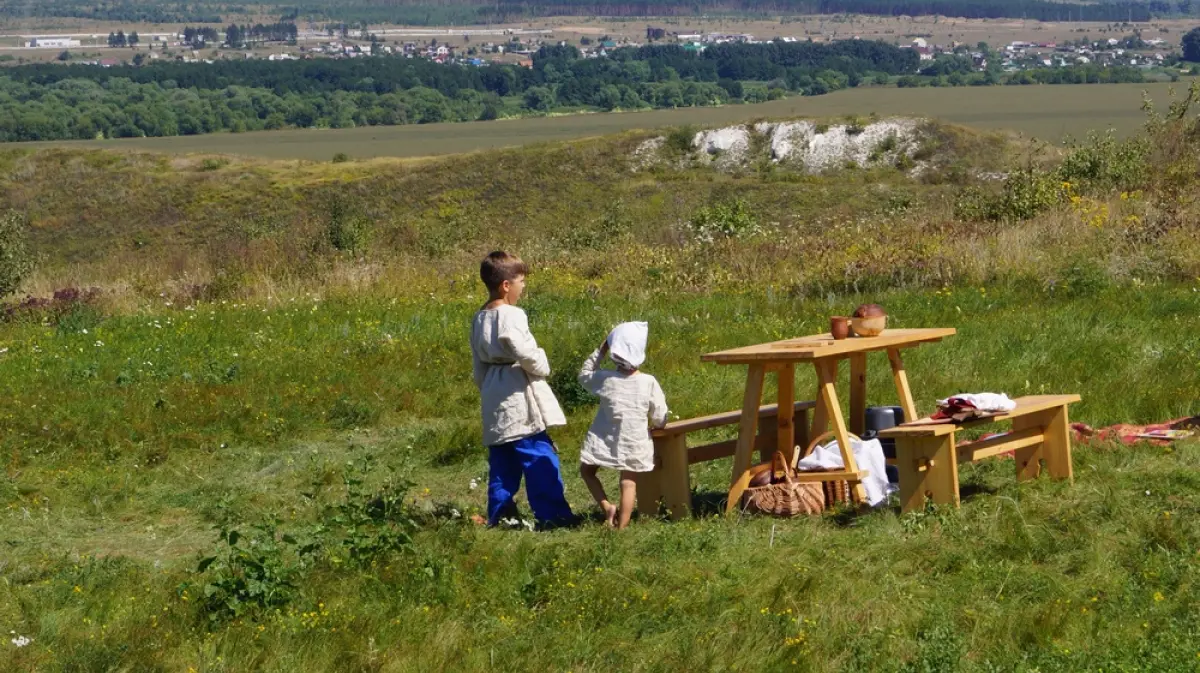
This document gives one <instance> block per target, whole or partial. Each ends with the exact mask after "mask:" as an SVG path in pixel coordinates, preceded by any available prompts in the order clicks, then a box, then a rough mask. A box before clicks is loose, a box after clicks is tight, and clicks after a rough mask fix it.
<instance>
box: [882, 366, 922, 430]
mask: <svg viewBox="0 0 1200 673" xmlns="http://www.w3.org/2000/svg"><path fill="white" fill-rule="evenodd" d="M887 354H888V362H889V363H891V365H892V382H893V383H895V384H896V395H897V397H899V398H900V408H901V409H903V410H904V420H905V421H915V420H917V405H916V404H915V403H913V396H912V389H911V388H909V387H908V372H907V371H906V370H905V369H904V360H903V359H901V357H900V350H899V349H898V348H889V349H888V352H887Z"/></svg>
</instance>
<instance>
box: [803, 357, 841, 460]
mask: <svg viewBox="0 0 1200 673" xmlns="http://www.w3.org/2000/svg"><path fill="white" fill-rule="evenodd" d="M814 364H815V365H816V368H817V394H816V397H815V398H814V401H815V402H816V403H817V406H816V408H815V409H813V418H812V427H810V428H809V430H808V436H809V439H810V440H811V439H812V438H813V437H819V436H820V435H822V434H824V433H825V431H826V430H828V429H829V410H828V409H826V408H825V400H824V398H822V397H821V364H820V363H819V362H816V363H814ZM839 364H841V363H840V362H839V361H838V360H831V361H830V362H829V366H831V367H833V379H834V380H835V381H836V380H837V375H838V365H839Z"/></svg>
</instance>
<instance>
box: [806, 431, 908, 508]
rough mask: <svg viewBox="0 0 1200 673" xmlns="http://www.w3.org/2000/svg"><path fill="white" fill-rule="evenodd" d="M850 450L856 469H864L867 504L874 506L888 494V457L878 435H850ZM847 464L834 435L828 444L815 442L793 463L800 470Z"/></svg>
mask: <svg viewBox="0 0 1200 673" xmlns="http://www.w3.org/2000/svg"><path fill="white" fill-rule="evenodd" d="M850 450H851V453H853V455H854V462H855V463H857V464H858V469H860V470H865V471H866V472H867V476H866V477H864V478H863V489H864V490H865V491H866V492H867V504H869V505H871V506H872V507H875V506H876V505H879V504H881V503H883V502H885V501H887V496H888V492H889V489H888V480H887V461H886V459H885V458H884V457H883V445H882V444H880V443H879V440H878V439H869V440H865V441H864V440H861V439H859V438H857V437H851V438H850ZM845 467H846V464H845V461H843V460H842V452H841V449H840V448H839V447H838V441H837V440H836V439H835V440H833V441H831V442H829V443H828V444H822V445H818V446H816V447H815V448H814V449H813V452H812V453H810V454H808V455H807V456H805V457H804V458H802V459H800V461H799V462H797V463H796V470H797V471H799V472H803V471H805V470H812V469H834V470H840V469H844V468H845Z"/></svg>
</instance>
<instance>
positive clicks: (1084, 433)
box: [1071, 416, 1200, 444]
mask: <svg viewBox="0 0 1200 673" xmlns="http://www.w3.org/2000/svg"><path fill="white" fill-rule="evenodd" d="M1195 429H1200V416H1192V417H1190V418H1176V419H1175V420H1173V421H1167V422H1165V423H1155V424H1153V425H1130V424H1128V423H1118V424H1117V425H1110V426H1108V427H1107V428H1100V429H1099V430H1094V429H1092V428H1091V427H1090V426H1088V425H1085V424H1083V423H1072V424H1071V430H1072V431H1074V434H1075V440H1076V441H1083V440H1088V439H1095V440H1099V441H1108V440H1116V441H1120V442H1121V443H1123V444H1136V443H1137V442H1152V443H1155V444H1170V443H1171V440H1169V439H1146V438H1144V437H1138V435H1142V434H1145V433H1147V432H1154V431H1156V430H1195Z"/></svg>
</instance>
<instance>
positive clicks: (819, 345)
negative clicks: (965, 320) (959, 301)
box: [700, 328, 955, 513]
mask: <svg viewBox="0 0 1200 673" xmlns="http://www.w3.org/2000/svg"><path fill="white" fill-rule="evenodd" d="M954 333H955V330H954V329H953V328H926V329H890V330H885V331H884V332H883V334H880V335H879V336H874V337H850V338H849V339H842V340H840V341H838V340H834V338H833V337H832V336H831V335H829V334H818V335H815V336H808V337H801V338H799V339H788V340H785V341H776V342H773V343H767V344H759V345H757V346H747V347H745V348H735V349H733V350H727V351H721V352H719V353H709V354H707V355H703V356H701V358H700V359H701V360H703V361H705V362H716V363H718V364H741V365H749V373H748V375H747V377H746V394H745V396H744V397H743V398H742V416H741V422H740V425H739V427H738V441H737V449H736V451H735V453H734V457H733V476H732V479H731V482H730V486H729V501H728V503H727V504H726V507H725V511H726V513H729V512H733V511H734V510H736V509H737V507H738V506H739V503H740V501H741V498H742V493H743V492H745V490H746V487H747V486H748V485H749V483H750V467H751V457H752V456H751V454H752V453H753V450H754V438H755V435H756V434H757V432H758V409H759V405H760V404H761V402H762V391H763V381H764V379H765V378H766V375H767V374H768V373H774V374H775V375H776V377H777V381H778V390H779V399H778V403H779V414H778V416H777V419H776V422H777V423H778V428H779V430H778V434H777V437H778V443H779V446H778V447H777V450H778V451H783V452H785V453H786V455H787V456H788V458H789V459H791V458H792V457H793V456H792V453H793V448H794V445H793V444H792V439H791V438H792V437H793V434H794V433H793V431H794V428H793V424H792V420H793V415H792V414H791V413H790V411H789V410H791V409H792V408H793V406H794V403H795V401H796V387H795V380H796V370H795V365H796V363H797V362H811V363H812V364H813V366H814V368H815V369H816V372H817V393H818V394H817V397H816V402H817V407H816V409H815V410H814V413H813V422H812V429H811V430H810V431H809V433H808V436H809V437H816V436H817V435H819V434H821V433H823V432H825V431H826V429H827V428H828V426H829V424H831V423H832V424H833V431H834V435H835V436H836V437H837V439H838V445H839V446H840V448H841V451H842V460H843V461H844V465H845V468H844V469H843V470H841V471H839V472H821V473H813V474H804V473H800V474H798V475H797V477H798V478H799V479H800V480H801V481H834V480H841V479H844V480H846V481H848V482H850V484H851V486H852V488H853V490H854V495H855V497H856V498H857V500H858V501H859V502H863V501H865V500H866V494H865V493H864V491H863V486H862V479H863V477H865V476H866V474H867V473H866V472H863V471H861V470H859V469H858V464H857V463H856V462H855V461H854V454H853V452H852V451H851V446H850V438H849V433H854V434H856V435H860V436H861V435H862V434H863V430H864V427H863V426H864V424H865V422H866V420H865V419H866V408H867V353H871V352H875V351H884V350H886V351H887V354H888V360H889V361H890V362H891V366H892V379H893V381H894V382H895V384H896V393H897V394H898V395H899V397H900V406H901V408H903V409H904V418H905V419H906V420H913V419H916V418H917V417H918V416H917V409H916V405H914V404H913V397H912V391H911V390H909V387H908V374H907V373H906V372H905V370H904V361H903V360H902V359H901V357H900V351H901V350H902V349H905V348H913V347H915V346H919V345H921V344H923V343H933V342H937V341H941V340H942V339H943V338H945V337H948V336H953V335H954ZM845 359H848V360H850V425H849V426H847V425H846V420H845V418H843V416H842V408H841V404H840V403H839V402H838V397H837V388H836V386H835V384H836V382H837V376H838V365H839V364H840V362H841V360H845Z"/></svg>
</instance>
